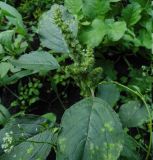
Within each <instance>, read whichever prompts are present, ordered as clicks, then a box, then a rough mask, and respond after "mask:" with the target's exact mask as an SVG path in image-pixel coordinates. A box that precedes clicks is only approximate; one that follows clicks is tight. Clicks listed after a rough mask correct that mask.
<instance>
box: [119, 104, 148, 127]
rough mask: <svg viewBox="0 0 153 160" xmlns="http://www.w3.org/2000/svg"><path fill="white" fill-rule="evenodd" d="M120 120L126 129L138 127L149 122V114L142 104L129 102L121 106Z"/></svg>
mask: <svg viewBox="0 0 153 160" xmlns="http://www.w3.org/2000/svg"><path fill="white" fill-rule="evenodd" d="M119 116H120V119H121V121H122V123H123V125H124V126H126V127H138V126H141V125H142V124H144V123H146V122H147V121H148V120H149V117H148V112H147V110H146V108H145V106H143V105H142V104H141V103H140V102H138V101H129V102H128V103H125V104H123V105H122V106H121V108H120V111H119Z"/></svg>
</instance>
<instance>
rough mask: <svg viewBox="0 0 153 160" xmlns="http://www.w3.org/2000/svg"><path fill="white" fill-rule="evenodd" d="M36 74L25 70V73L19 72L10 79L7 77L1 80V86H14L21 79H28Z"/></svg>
mask: <svg viewBox="0 0 153 160" xmlns="http://www.w3.org/2000/svg"><path fill="white" fill-rule="evenodd" d="M35 73H36V71H30V70H23V71H19V72H17V73H15V74H13V75H12V76H10V77H9V76H5V77H3V78H0V86H3V85H8V84H13V83H15V82H16V81H18V80H19V79H21V78H23V77H26V76H29V75H32V74H35Z"/></svg>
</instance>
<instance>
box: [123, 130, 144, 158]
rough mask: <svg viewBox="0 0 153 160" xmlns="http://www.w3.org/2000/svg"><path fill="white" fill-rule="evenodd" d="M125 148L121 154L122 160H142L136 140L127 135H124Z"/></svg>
mask: <svg viewBox="0 0 153 160" xmlns="http://www.w3.org/2000/svg"><path fill="white" fill-rule="evenodd" d="M124 140H125V142H124V147H123V150H122V152H121V157H122V158H121V160H125V159H126V160H141V158H140V155H139V153H138V151H137V147H138V145H137V143H136V140H135V139H134V138H132V137H131V136H129V135H128V134H126V133H125V135H124Z"/></svg>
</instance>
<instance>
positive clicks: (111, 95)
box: [97, 84, 120, 107]
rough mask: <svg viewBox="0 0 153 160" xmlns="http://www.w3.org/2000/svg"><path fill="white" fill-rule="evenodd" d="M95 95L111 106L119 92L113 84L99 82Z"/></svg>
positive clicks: (118, 96)
mask: <svg viewBox="0 0 153 160" xmlns="http://www.w3.org/2000/svg"><path fill="white" fill-rule="evenodd" d="M97 96H98V97H99V98H101V99H103V100H105V101H106V102H108V103H109V104H110V106H111V107H113V106H114V105H115V104H116V102H117V101H118V100H119V98H120V92H119V89H118V88H117V86H116V85H115V84H100V85H99V86H98V93H97Z"/></svg>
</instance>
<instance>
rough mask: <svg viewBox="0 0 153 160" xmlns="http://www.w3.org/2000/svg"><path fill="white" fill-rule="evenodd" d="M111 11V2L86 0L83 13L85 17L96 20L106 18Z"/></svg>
mask: <svg viewBox="0 0 153 160" xmlns="http://www.w3.org/2000/svg"><path fill="white" fill-rule="evenodd" d="M109 10H110V2H109V1H106V0H94V1H93V0H84V1H83V12H84V15H85V16H88V17H89V18H95V17H97V16H105V14H106V13H107V12H108V11H109Z"/></svg>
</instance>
